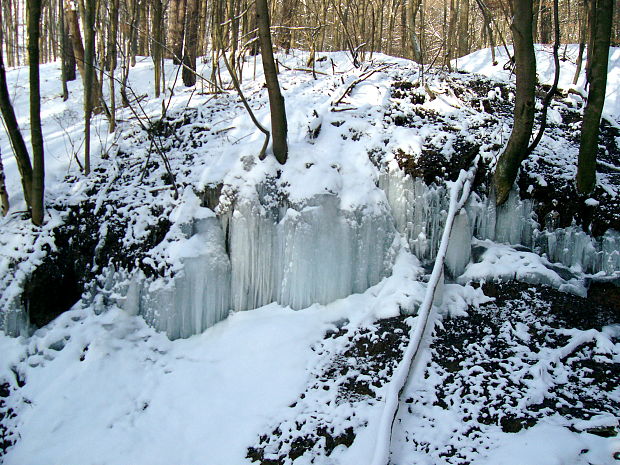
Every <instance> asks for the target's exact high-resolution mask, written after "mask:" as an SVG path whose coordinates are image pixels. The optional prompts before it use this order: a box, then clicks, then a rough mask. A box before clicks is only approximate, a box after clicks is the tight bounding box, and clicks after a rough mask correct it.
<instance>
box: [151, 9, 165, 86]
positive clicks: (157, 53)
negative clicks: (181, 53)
mask: <svg viewBox="0 0 620 465" xmlns="http://www.w3.org/2000/svg"><path fill="white" fill-rule="evenodd" d="M152 1H153V4H152V12H153V25H152V27H151V29H152V31H153V37H152V42H151V56H152V57H153V72H154V81H155V97H157V98H159V95H160V92H161V90H160V89H161V74H162V61H161V60H162V55H163V46H162V44H163V27H164V21H163V17H164V16H163V6H162V0H152Z"/></svg>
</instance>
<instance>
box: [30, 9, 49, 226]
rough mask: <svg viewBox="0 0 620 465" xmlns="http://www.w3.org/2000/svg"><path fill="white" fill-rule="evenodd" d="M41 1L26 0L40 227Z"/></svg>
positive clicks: (35, 191)
mask: <svg viewBox="0 0 620 465" xmlns="http://www.w3.org/2000/svg"><path fill="white" fill-rule="evenodd" d="M40 24H41V0H28V63H29V65H28V68H29V78H30V139H31V144H32V194H31V199H32V222H33V223H34V224H35V225H37V226H40V225H42V224H43V215H44V211H45V198H44V191H45V164H44V159H43V132H42V130H41V94H40V89H39V33H40V30H39V27H40Z"/></svg>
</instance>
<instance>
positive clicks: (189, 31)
mask: <svg viewBox="0 0 620 465" xmlns="http://www.w3.org/2000/svg"><path fill="white" fill-rule="evenodd" d="M186 2H187V21H186V23H185V34H184V36H185V45H184V47H183V64H184V66H183V70H182V78H183V84H185V86H186V87H191V86H193V85H195V84H196V48H197V46H198V44H197V39H198V0H186Z"/></svg>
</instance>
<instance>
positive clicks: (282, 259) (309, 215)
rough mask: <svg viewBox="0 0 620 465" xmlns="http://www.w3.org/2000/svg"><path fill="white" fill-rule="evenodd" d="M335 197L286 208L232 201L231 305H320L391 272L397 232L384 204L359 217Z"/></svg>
mask: <svg viewBox="0 0 620 465" xmlns="http://www.w3.org/2000/svg"><path fill="white" fill-rule="evenodd" d="M339 202H340V200H339V198H338V197H337V196H335V195H321V196H316V197H314V198H312V199H311V200H309V201H308V202H306V203H305V204H304V205H297V206H289V207H288V208H285V207H280V208H274V207H271V208H270V207H268V206H266V205H263V204H261V203H260V202H259V201H256V200H250V201H243V202H240V203H239V204H238V205H237V206H236V207H235V210H234V212H233V213H232V215H231V217H230V220H229V221H228V228H229V233H228V234H229V237H230V257H231V265H232V290H233V291H232V294H233V302H232V306H233V309H234V310H247V309H251V308H256V307H260V306H262V305H265V304H267V303H269V302H274V301H277V302H279V303H280V304H282V305H288V306H290V307H291V308H294V309H299V308H304V307H307V306H309V305H311V304H313V303H321V304H326V303H329V302H332V301H334V300H336V299H339V298H342V297H346V296H347V295H349V294H353V293H357V292H363V291H365V290H366V289H368V287H370V286H372V285H374V284H376V283H378V282H379V281H380V280H381V279H382V278H383V277H385V276H387V275H389V274H390V272H391V267H392V263H393V258H394V252H395V249H394V240H395V236H396V231H395V229H394V226H393V221H392V218H391V215H390V214H389V211H388V210H387V208H386V209H385V211H384V212H383V214H379V215H375V214H368V215H366V214H365V212H364V211H346V210H341V209H340V208H339Z"/></svg>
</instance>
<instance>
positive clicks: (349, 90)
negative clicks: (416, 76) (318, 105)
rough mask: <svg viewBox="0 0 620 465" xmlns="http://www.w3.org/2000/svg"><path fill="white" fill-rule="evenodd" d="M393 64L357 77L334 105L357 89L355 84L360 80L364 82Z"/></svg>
mask: <svg viewBox="0 0 620 465" xmlns="http://www.w3.org/2000/svg"><path fill="white" fill-rule="evenodd" d="M392 66H393V65H390V64H388V65H385V66H382V67H381V68H375V69H373V70H370V71H366V72H365V73H362V75H361V76H360V77H359V78H357V79H355V80H354V81H353V82H352V83H351V84H349V86H348V87H347V88H346V89H345V91H344V92H343V93H342V95H341V96H340V97H339V98H338V99H337V100H336V101H335V102H334V103H332V106H333V107H336V106H338V105H339V104H340V103H342V101H343V100H344V99H345V98H346V97H347V96H348V95H349V94H350V93H351V91H352V90H353V89H355V86H357V85H358V84H359V83H360V82H364V81H365V80H366V79H368V78H369V77H370V76H372V75H373V74H375V73H378V72H379V71H383V70H385V69H387V68H390V67H392Z"/></svg>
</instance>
